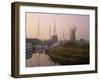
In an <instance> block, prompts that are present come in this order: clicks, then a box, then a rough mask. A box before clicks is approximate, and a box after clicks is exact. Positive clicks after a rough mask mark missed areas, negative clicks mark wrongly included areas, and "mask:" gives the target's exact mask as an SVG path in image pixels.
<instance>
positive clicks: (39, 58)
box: [26, 52, 59, 67]
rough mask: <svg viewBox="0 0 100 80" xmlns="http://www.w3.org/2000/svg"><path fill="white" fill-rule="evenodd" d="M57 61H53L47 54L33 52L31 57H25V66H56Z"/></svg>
mask: <svg viewBox="0 0 100 80" xmlns="http://www.w3.org/2000/svg"><path fill="white" fill-rule="evenodd" d="M56 65H59V64H58V63H55V62H53V61H52V60H51V59H50V57H49V56H48V55H46V54H45V52H43V53H33V55H32V58H29V59H26V67H37V66H56Z"/></svg>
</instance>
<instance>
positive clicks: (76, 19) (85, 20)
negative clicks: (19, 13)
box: [26, 13, 90, 40]
mask: <svg viewBox="0 0 100 80" xmlns="http://www.w3.org/2000/svg"><path fill="white" fill-rule="evenodd" d="M89 22H90V20H89V15H78V14H77V15H74V14H46V13H26V38H37V37H38V35H37V33H38V25H39V38H40V39H49V38H50V35H49V27H50V28H51V35H53V33H54V32H53V28H54V24H55V23H56V33H57V36H58V38H59V39H62V38H63V32H64V38H65V39H67V40H69V38H70V29H71V28H72V27H77V29H76V39H77V40H79V39H81V38H83V39H85V40H89Z"/></svg>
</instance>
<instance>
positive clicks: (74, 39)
mask: <svg viewBox="0 0 100 80" xmlns="http://www.w3.org/2000/svg"><path fill="white" fill-rule="evenodd" d="M76 29H77V28H76V27H73V28H71V30H70V40H71V41H73V42H75V41H76V34H75V33H76Z"/></svg>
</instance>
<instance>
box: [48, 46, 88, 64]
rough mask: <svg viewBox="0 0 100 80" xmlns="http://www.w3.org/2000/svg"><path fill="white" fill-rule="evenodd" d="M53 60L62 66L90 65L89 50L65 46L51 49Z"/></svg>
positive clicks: (50, 53)
mask: <svg viewBox="0 0 100 80" xmlns="http://www.w3.org/2000/svg"><path fill="white" fill-rule="evenodd" d="M49 55H51V59H52V60H53V61H55V62H58V63H60V64H88V63H89V49H84V48H68V47H64V46H58V47H53V48H50V49H49Z"/></svg>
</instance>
